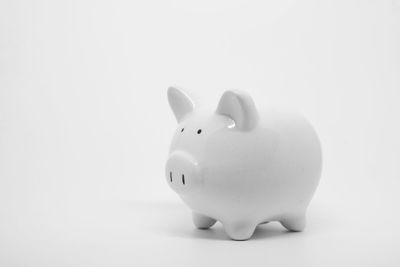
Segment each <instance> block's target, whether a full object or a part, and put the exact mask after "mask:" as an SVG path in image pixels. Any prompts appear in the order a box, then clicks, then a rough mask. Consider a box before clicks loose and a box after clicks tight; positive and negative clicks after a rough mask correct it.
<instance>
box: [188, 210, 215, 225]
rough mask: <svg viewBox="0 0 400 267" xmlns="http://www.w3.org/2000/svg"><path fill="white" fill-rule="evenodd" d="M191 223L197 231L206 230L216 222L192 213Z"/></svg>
mask: <svg viewBox="0 0 400 267" xmlns="http://www.w3.org/2000/svg"><path fill="white" fill-rule="evenodd" d="M192 218H193V223H194V225H195V226H196V227H197V228H199V229H208V228H210V227H211V226H213V225H214V223H215V222H216V220H214V219H213V218H210V217H208V216H205V215H202V214H199V213H196V212H193V214H192Z"/></svg>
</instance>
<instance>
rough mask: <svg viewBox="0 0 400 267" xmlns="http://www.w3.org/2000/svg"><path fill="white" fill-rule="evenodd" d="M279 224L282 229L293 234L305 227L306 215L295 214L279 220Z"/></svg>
mask: <svg viewBox="0 0 400 267" xmlns="http://www.w3.org/2000/svg"><path fill="white" fill-rule="evenodd" d="M280 222H281V224H282V225H283V227H285V228H286V229H288V230H289V231H293V232H301V231H303V230H304V228H305V227H306V215H305V214H297V215H290V216H287V217H285V218H283V219H281V221H280Z"/></svg>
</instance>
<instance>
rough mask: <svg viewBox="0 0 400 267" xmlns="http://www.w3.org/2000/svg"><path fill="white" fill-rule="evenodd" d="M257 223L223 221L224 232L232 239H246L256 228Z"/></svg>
mask: <svg viewBox="0 0 400 267" xmlns="http://www.w3.org/2000/svg"><path fill="white" fill-rule="evenodd" d="M256 227H257V224H255V223H252V222H227V223H224V228H225V232H226V234H227V235H228V236H229V237H230V238H231V239H233V240H247V239H249V238H250V237H251V236H252V235H253V233H254V230H255V229H256Z"/></svg>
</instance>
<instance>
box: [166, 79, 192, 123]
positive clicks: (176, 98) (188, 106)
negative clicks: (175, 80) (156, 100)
mask: <svg viewBox="0 0 400 267" xmlns="http://www.w3.org/2000/svg"><path fill="white" fill-rule="evenodd" d="M168 102H169V105H170V106H171V109H172V111H173V112H174V114H175V117H176V120H177V121H178V122H180V121H181V120H182V119H183V117H185V116H186V115H187V114H188V113H190V112H192V111H193V109H194V104H193V102H192V100H191V99H190V98H189V96H188V95H187V94H186V93H184V92H183V91H182V90H180V89H178V88H176V87H172V86H171V87H169V88H168Z"/></svg>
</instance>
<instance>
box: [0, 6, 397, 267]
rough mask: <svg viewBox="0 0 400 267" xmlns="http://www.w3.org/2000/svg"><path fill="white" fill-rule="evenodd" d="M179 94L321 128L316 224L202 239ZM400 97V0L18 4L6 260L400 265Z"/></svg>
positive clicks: (2, 235) (3, 221) (2, 32)
mask: <svg viewBox="0 0 400 267" xmlns="http://www.w3.org/2000/svg"><path fill="white" fill-rule="evenodd" d="M171 84H173V85H181V86H184V87H186V88H188V89H190V90H189V92H191V94H192V95H193V96H194V97H196V99H197V100H198V103H199V105H203V104H206V105H208V106H209V107H210V112H212V111H213V109H215V105H216V104H217V102H218V100H219V97H220V96H221V94H222V93H223V92H224V90H226V89H232V88H236V89H242V90H246V91H248V92H249V93H250V94H251V95H252V96H253V98H254V100H255V102H256V105H257V106H277V105H278V106H279V105H285V106H292V107H294V108H297V109H298V110H300V111H302V112H303V113H304V114H305V115H306V116H307V117H308V118H309V119H310V120H311V121H312V123H313V125H314V126H315V128H316V130H317V131H318V133H319V135H320V138H321V141H322V145H323V152H324V168H323V174H322V178H321V183H320V186H319V188H318V190H317V193H316V195H315V197H314V199H313V201H312V203H311V206H310V209H309V213H308V225H307V228H306V231H305V232H303V233H288V232H287V231H285V230H284V228H283V227H281V226H280V225H279V224H277V223H271V224H267V225H264V226H261V227H259V228H258V229H257V231H256V233H255V235H254V236H253V238H252V239H251V240H249V241H245V242H234V241H230V240H229V239H228V238H227V237H226V235H225V234H224V232H223V229H222V226H221V225H220V224H217V225H216V226H215V227H214V228H213V229H212V230H209V231H199V230H195V229H194V227H193V225H192V222H191V216H190V211H189V209H188V208H186V207H185V206H184V205H183V203H182V202H181V201H180V199H179V198H178V196H177V195H175V193H174V192H173V191H172V190H170V189H169V188H168V186H167V184H166V182H165V180H164V164H165V159H166V156H167V150H168V146H169V141H170V138H171V136H172V133H173V132H174V130H175V127H176V122H175V119H174V117H173V115H172V112H171V111H170V109H169V106H168V104H167V100H166V88H167V87H168V86H169V85H171ZM399 100H400V2H399V1H393V0H369V1H356V0H350V1H316V0H315V1H308V0H305V1H290V0H283V1H244V0H243V1H238V0H234V1H196V2H191V1H183V0H182V1H178V0H177V1H128V0H126V1H120V0H118V1H95V0H92V1H90V0H84V1H22V0H18V1H1V2H0V266H71V265H73V266H76V265H78V266H90V265H102V264H103V265H106V266H108V265H123V266H126V265H132V266H146V265H160V266H161V265H162V266H210V265H214V264H219V265H229V266H243V265H248V266H254V265H257V264H259V265H262V266H277V265H278V266H279V265H286V266H293V265H296V266H356V265H358V266H368V265H371V266H377V265H380V266H381V265H382V264H383V265H384V266H399V264H400V231H399V225H400V216H399V210H400V209H399V203H400V197H399V195H400V192H399V191H400V189H399V188H400V171H399V168H400V166H399V159H400V119H399V114H400V107H399Z"/></svg>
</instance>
